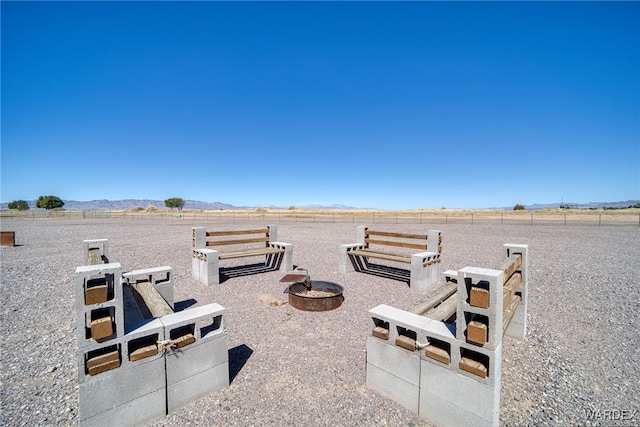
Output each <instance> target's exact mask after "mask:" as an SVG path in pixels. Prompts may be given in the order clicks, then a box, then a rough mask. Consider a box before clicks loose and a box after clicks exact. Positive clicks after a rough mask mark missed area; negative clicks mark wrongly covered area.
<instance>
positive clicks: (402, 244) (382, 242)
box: [364, 238, 427, 251]
mask: <svg viewBox="0 0 640 427" xmlns="http://www.w3.org/2000/svg"><path fill="white" fill-rule="evenodd" d="M364 242H365V243H366V244H368V245H370V244H373V245H386V246H396V247H399V248H411V249H421V250H423V251H426V250H427V244H426V243H425V244H418V243H405V242H393V241H391V240H377V239H369V238H365V239H364Z"/></svg>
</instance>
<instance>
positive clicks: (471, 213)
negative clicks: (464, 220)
mask: <svg viewBox="0 0 640 427" xmlns="http://www.w3.org/2000/svg"><path fill="white" fill-rule="evenodd" d="M471 225H473V212H471Z"/></svg>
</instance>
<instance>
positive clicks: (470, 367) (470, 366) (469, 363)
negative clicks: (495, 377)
mask: <svg viewBox="0 0 640 427" xmlns="http://www.w3.org/2000/svg"><path fill="white" fill-rule="evenodd" d="M458 367H459V368H460V369H462V370H463V371H467V372H470V373H472V374H474V375H477V376H479V377H480V378H487V367H486V366H484V364H482V363H480V362H477V361H475V360H472V359H469V358H468V357H463V358H461V359H460V363H459V364H458Z"/></svg>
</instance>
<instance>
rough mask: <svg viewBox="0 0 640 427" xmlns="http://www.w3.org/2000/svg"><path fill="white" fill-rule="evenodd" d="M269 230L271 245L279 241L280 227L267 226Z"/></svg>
mask: <svg viewBox="0 0 640 427" xmlns="http://www.w3.org/2000/svg"><path fill="white" fill-rule="evenodd" d="M267 229H268V230H269V243H271V242H277V241H278V226H277V225H267Z"/></svg>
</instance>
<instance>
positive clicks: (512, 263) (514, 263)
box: [496, 254, 522, 284]
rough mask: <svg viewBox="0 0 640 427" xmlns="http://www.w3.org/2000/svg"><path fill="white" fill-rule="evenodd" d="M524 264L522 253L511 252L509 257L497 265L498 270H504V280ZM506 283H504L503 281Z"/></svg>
mask: <svg viewBox="0 0 640 427" xmlns="http://www.w3.org/2000/svg"><path fill="white" fill-rule="evenodd" d="M521 265H522V254H511V255H510V256H509V257H508V258H505V259H504V260H503V261H502V262H501V263H500V264H499V265H498V266H497V267H496V270H502V271H504V282H505V283H506V282H507V280H509V278H510V277H511V275H512V274H513V272H514V271H516V270H517V269H518V268H519V267H520V266H521ZM503 284H504V283H503Z"/></svg>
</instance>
